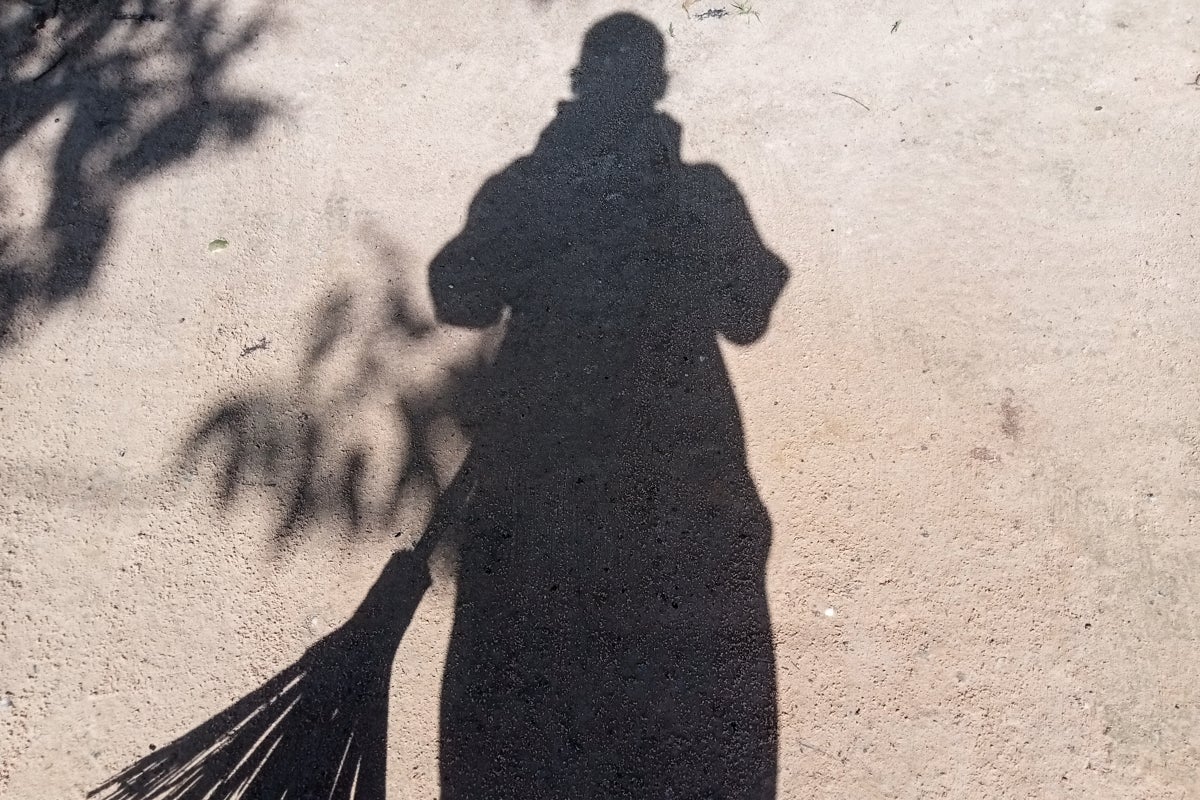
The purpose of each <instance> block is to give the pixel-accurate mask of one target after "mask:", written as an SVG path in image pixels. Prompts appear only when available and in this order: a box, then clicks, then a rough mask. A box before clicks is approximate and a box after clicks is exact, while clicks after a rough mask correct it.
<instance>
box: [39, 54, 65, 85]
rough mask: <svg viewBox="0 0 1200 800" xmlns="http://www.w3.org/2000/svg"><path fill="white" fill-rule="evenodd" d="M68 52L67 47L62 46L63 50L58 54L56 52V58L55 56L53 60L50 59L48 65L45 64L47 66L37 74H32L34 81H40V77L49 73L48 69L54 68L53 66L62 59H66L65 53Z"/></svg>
mask: <svg viewBox="0 0 1200 800" xmlns="http://www.w3.org/2000/svg"><path fill="white" fill-rule="evenodd" d="M69 52H71V51H70V50H68V49H67V48H65V47H64V48H63V51H62V52H61V53H59V54H58V58H56V59H54V60H53V61H51V62H50V64H49V65H48V66H47V67H46V68H45V69H44V70H42V71H41V72H39V73H38V74H37V75H34V76H33V79H34V80H35V81H40V80H41V79H42V78H44V77H46V76H47V75H49V74H50V71H51V70H52V69H54V68H55V67H57V66H58V65H59V64H61V63H62V62H63V61H64V60H65V59H66V57H67V53H69Z"/></svg>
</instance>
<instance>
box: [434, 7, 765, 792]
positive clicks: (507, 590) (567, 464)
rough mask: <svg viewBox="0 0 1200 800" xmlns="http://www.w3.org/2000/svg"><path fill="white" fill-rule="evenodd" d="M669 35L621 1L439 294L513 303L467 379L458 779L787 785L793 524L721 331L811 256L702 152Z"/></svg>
mask: <svg viewBox="0 0 1200 800" xmlns="http://www.w3.org/2000/svg"><path fill="white" fill-rule="evenodd" d="M663 47H664V42H663V39H662V36H661V35H660V34H659V32H658V31H657V30H656V29H655V28H654V27H653V26H652V25H651V24H650V23H649V22H647V21H645V20H643V19H641V18H639V17H636V16H633V15H628V14H622V15H616V16H612V17H609V18H607V19H605V20H603V21H601V22H599V23H598V24H596V25H595V26H594V27H593V28H592V29H591V30H590V31H589V32H588V34H587V36H586V38H585V40H584V43H583V50H582V55H581V58H580V62H579V65H578V67H577V68H576V70H575V71H574V73H573V89H574V94H575V97H574V99H573V100H571V101H569V102H565V103H563V104H561V106H560V107H559V109H558V114H557V116H556V118H555V119H554V120H553V121H552V122H551V123H550V125H549V126H548V127H547V128H546V129H545V131H544V132H543V133H542V135H541V138H540V140H539V141H538V144H537V147H536V148H535V149H534V151H533V152H532V153H531V154H530V155H529V156H527V157H524V158H521V159H519V160H518V161H517V162H516V163H514V164H513V165H511V166H510V167H508V168H507V169H505V170H504V171H503V172H501V173H499V174H498V175H496V176H494V177H492V178H491V179H489V180H488V181H487V183H486V184H485V185H484V187H483V188H482V190H481V191H480V192H479V193H478V195H477V196H476V198H475V200H474V202H473V203H472V205H471V209H470V213H469V216H468V219H467V222H466V226H465V228H464V229H463V231H462V232H461V233H460V234H459V235H458V236H457V237H456V238H455V239H454V240H453V241H452V242H450V243H449V244H448V245H447V246H446V247H445V248H444V249H443V250H442V252H441V253H439V254H438V256H437V257H436V258H435V259H434V261H433V264H432V266H431V267H430V286H431V290H432V296H433V300H434V305H435V309H436V313H437V317H438V319H439V321H441V322H443V323H446V324H449V325H455V326H466V327H473V328H477V327H484V326H490V325H494V324H503V325H504V330H505V333H504V340H503V343H502V344H501V345H500V347H499V350H498V352H497V354H496V356H495V359H494V361H493V363H492V364H491V366H490V367H489V369H488V371H487V374H486V375H484V376H481V378H480V380H478V381H477V382H476V383H475V385H474V391H473V393H472V394H470V395H468V396H466V397H463V398H461V399H462V401H463V403H464V407H463V410H462V412H461V413H462V415H463V417H464V418H470V417H471V416H472V415H473V417H474V419H473V424H472V425H471V428H472V430H473V435H472V450H471V454H470V455H469V456H468V457H467V460H466V462H465V463H464V465H463V467H462V470H461V474H462V475H465V476H470V477H471V479H472V481H473V485H474V490H473V493H472V495H471V499H470V501H469V503H468V504H467V506H466V508H464V509H463V510H462V512H461V513H462V519H461V522H460V523H459V524H457V525H453V526H450V527H449V528H448V530H451V531H453V532H454V534H455V543H456V545H457V553H458V573H457V574H458V594H457V599H456V603H455V616H454V624H453V631H452V634H451V639H450V647H449V653H448V656H447V661H446V672H445V678H444V683H443V688H442V694H441V704H442V710H441V722H442V733H441V770H442V773H441V776H442V797H443V798H476V799H477V798H493V797H494V798H501V797H504V798H511V797H521V796H524V797H567V796H570V797H677V798H682V797H689V798H690V797H769V796H772V794H773V787H774V781H775V763H776V722H775V716H776V713H775V671H774V657H773V648H772V638H771V626H770V619H769V615H768V609H767V600H766V592H765V586H764V579H765V567H766V558H767V551H768V548H769V546H770V540H771V524H770V520H769V519H768V516H767V513H766V510H765V508H764V506H763V503H762V501H761V500H760V499H759V497H758V494H757V491H756V489H755V487H754V483H753V481H752V479H751V476H750V473H749V470H748V468H747V465H746V453H745V444H744V437H743V433H742V426H741V418H740V414H739V411H738V405H737V401H736V399H735V396H734V392H733V388H732V385H731V382H730V379H729V375H728V373H727V372H726V369H725V366H724V360H723V358H722V353H721V349H720V347H719V346H718V340H719V339H725V340H727V341H729V342H731V343H733V344H737V345H746V344H750V343H752V342H754V341H755V340H757V339H758V338H759V337H761V336H762V335H763V333H764V332H765V331H766V329H767V325H768V321H769V316H770V312H771V309H772V307H773V305H774V302H775V300H776V298H777V297H778V295H779V293H780V292H781V290H782V288H783V286H784V283H785V281H786V276H787V270H786V267H785V265H784V264H783V263H782V262H781V261H780V260H779V259H778V258H777V257H776V256H774V255H773V254H772V253H771V252H769V251H768V250H767V248H766V247H765V246H764V245H763V244H762V242H761V241H760V239H759V236H758V234H757V232H756V230H755V227H754V224H753V222H752V220H751V217H750V214H749V212H748V210H747V208H746V205H745V203H744V202H743V200H742V198H741V196H740V195H739V192H738V190H737V189H736V187H735V186H734V184H733V182H732V181H730V180H729V178H727V177H726V176H725V175H724V174H723V173H722V171H721V170H720V169H719V168H717V167H715V166H712V165H706V164H686V163H684V162H682V160H681V157H680V133H681V131H680V126H679V124H678V123H677V122H675V121H674V120H673V119H671V118H670V117H669V116H667V115H666V114H663V113H660V112H658V111H656V109H655V104H656V102H657V101H658V100H659V98H660V97H661V96H662V94H663V92H664V90H665V85H666V76H665V73H664V71H663Z"/></svg>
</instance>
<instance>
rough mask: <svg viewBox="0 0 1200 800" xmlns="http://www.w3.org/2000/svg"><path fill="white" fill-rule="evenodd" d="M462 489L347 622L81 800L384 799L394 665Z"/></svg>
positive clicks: (457, 484)
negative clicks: (273, 674) (194, 726)
mask: <svg viewBox="0 0 1200 800" xmlns="http://www.w3.org/2000/svg"><path fill="white" fill-rule="evenodd" d="M464 483H465V481H464V480H463V479H462V477H461V476H459V477H457V478H456V479H455V480H454V481H453V482H452V484H451V485H450V487H449V488H448V489H447V490H446V491H445V492H444V493H443V494H442V495H441V497H440V498H439V499H438V502H437V504H436V506H435V509H434V513H433V516H432V519H431V521H430V524H429V526H428V527H427V528H426V530H425V533H424V534H423V535H422V536H421V539H420V540H419V541H418V542H417V544H416V546H415V547H413V548H412V549H411V550H405V551H401V552H397V553H395V554H394V555H393V556H392V557H391V559H390V560H389V561H388V563H387V565H386V566H385V567H384V569H383V571H382V572H381V573H380V575H379V578H378V579H376V581H375V583H374V584H373V585H372V586H371V589H370V590H369V591H368V592H367V596H366V597H365V598H364V599H363V601H362V603H361V604H360V605H359V607H358V609H357V610H356V611H355V612H354V614H353V615H352V616H351V617H350V619H349V620H348V621H347V622H346V623H345V624H344V625H342V626H341V627H340V628H338V629H337V630H335V631H333V632H332V633H330V634H328V635H327V636H325V637H324V638H322V639H321V640H320V641H318V642H317V643H316V644H314V645H312V646H311V647H310V648H309V649H308V650H307V651H306V652H305V653H304V655H303V656H302V657H301V658H300V659H299V660H298V661H297V662H296V663H294V664H292V665H291V666H290V667H288V668H286V669H284V670H283V671H282V672H280V673H278V674H277V675H275V676H274V677H273V678H271V679H270V680H269V681H267V682H266V683H265V684H263V685H262V686H260V687H259V688H258V689H256V690H254V691H253V692H251V693H250V694H248V695H246V696H245V697H243V698H242V699H241V700H238V701H237V702H236V703H234V704H233V705H232V706H230V707H229V708H227V709H225V710H224V711H222V712H220V713H219V714H217V715H216V716H214V717H212V718H211V719H209V720H208V721H206V722H204V723H202V724H201V725H200V726H198V727H197V728H195V729H193V730H191V731H189V732H188V733H186V734H184V735H183V736H181V737H179V738H178V739H176V740H174V741H173V742H171V743H170V744H168V745H165V746H163V747H161V748H158V749H157V750H155V751H154V752H152V753H150V754H149V755H147V756H146V757H144V758H142V759H140V760H139V761H137V762H136V763H134V764H132V765H130V766H129V767H127V768H125V769H124V770H122V771H121V772H120V773H118V774H117V775H115V776H113V777H112V778H110V779H109V780H108V781H106V782H105V783H104V784H103V785H101V786H99V787H98V788H96V789H94V790H92V791H91V792H89V793H88V797H100V798H105V800H149V799H150V798H172V800H223V799H224V798H231V799H232V798H284V797H286V798H289V800H292V798H295V799H296V800H306V799H307V798H317V797H320V798H329V799H330V800H340V799H342V798H344V799H346V800H350V799H351V798H363V799H364V800H377V799H378V800H381V799H382V798H383V796H384V792H385V772H386V757H387V718H388V690H389V687H390V682H391V673H392V661H393V659H394V658H395V654H396V651H397V649H398V648H399V646H400V642H401V640H402V639H403V637H404V633H405V631H406V630H407V629H408V625H409V623H410V622H411V621H412V618H413V615H414V613H415V612H416V609H417V605H418V604H419V603H420V601H421V598H422V596H423V595H424V593H425V590H426V589H427V588H428V587H429V584H430V578H429V567H428V564H429V558H430V556H431V554H432V553H433V549H434V547H435V546H436V544H437V541H438V540H439V538H440V535H441V533H442V532H443V531H444V529H445V528H446V527H448V522H449V521H450V519H451V515H452V513H453V514H457V513H459V512H461V510H462V509H463V507H465V505H466V502H467V501H468V500H469V496H470V492H469V491H468V490H467V489H466V487H464V485H463V484H464Z"/></svg>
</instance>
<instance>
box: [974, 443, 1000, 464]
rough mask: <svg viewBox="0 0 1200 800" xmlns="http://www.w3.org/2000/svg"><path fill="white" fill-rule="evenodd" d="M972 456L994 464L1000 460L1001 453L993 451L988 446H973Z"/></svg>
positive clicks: (977, 459)
mask: <svg viewBox="0 0 1200 800" xmlns="http://www.w3.org/2000/svg"><path fill="white" fill-rule="evenodd" d="M971 458H973V459H975V460H976V461H985V462H987V463H989V464H994V463H996V462H997V461H999V460H1000V456H999V455H997V454H996V453H993V452H992V451H991V450H989V449H987V448H986V447H972V448H971Z"/></svg>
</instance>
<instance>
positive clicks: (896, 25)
mask: <svg viewBox="0 0 1200 800" xmlns="http://www.w3.org/2000/svg"><path fill="white" fill-rule="evenodd" d="M898 30H900V20H896V22H895V24H894V25H892V33H895V32H896V31H898Z"/></svg>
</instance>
